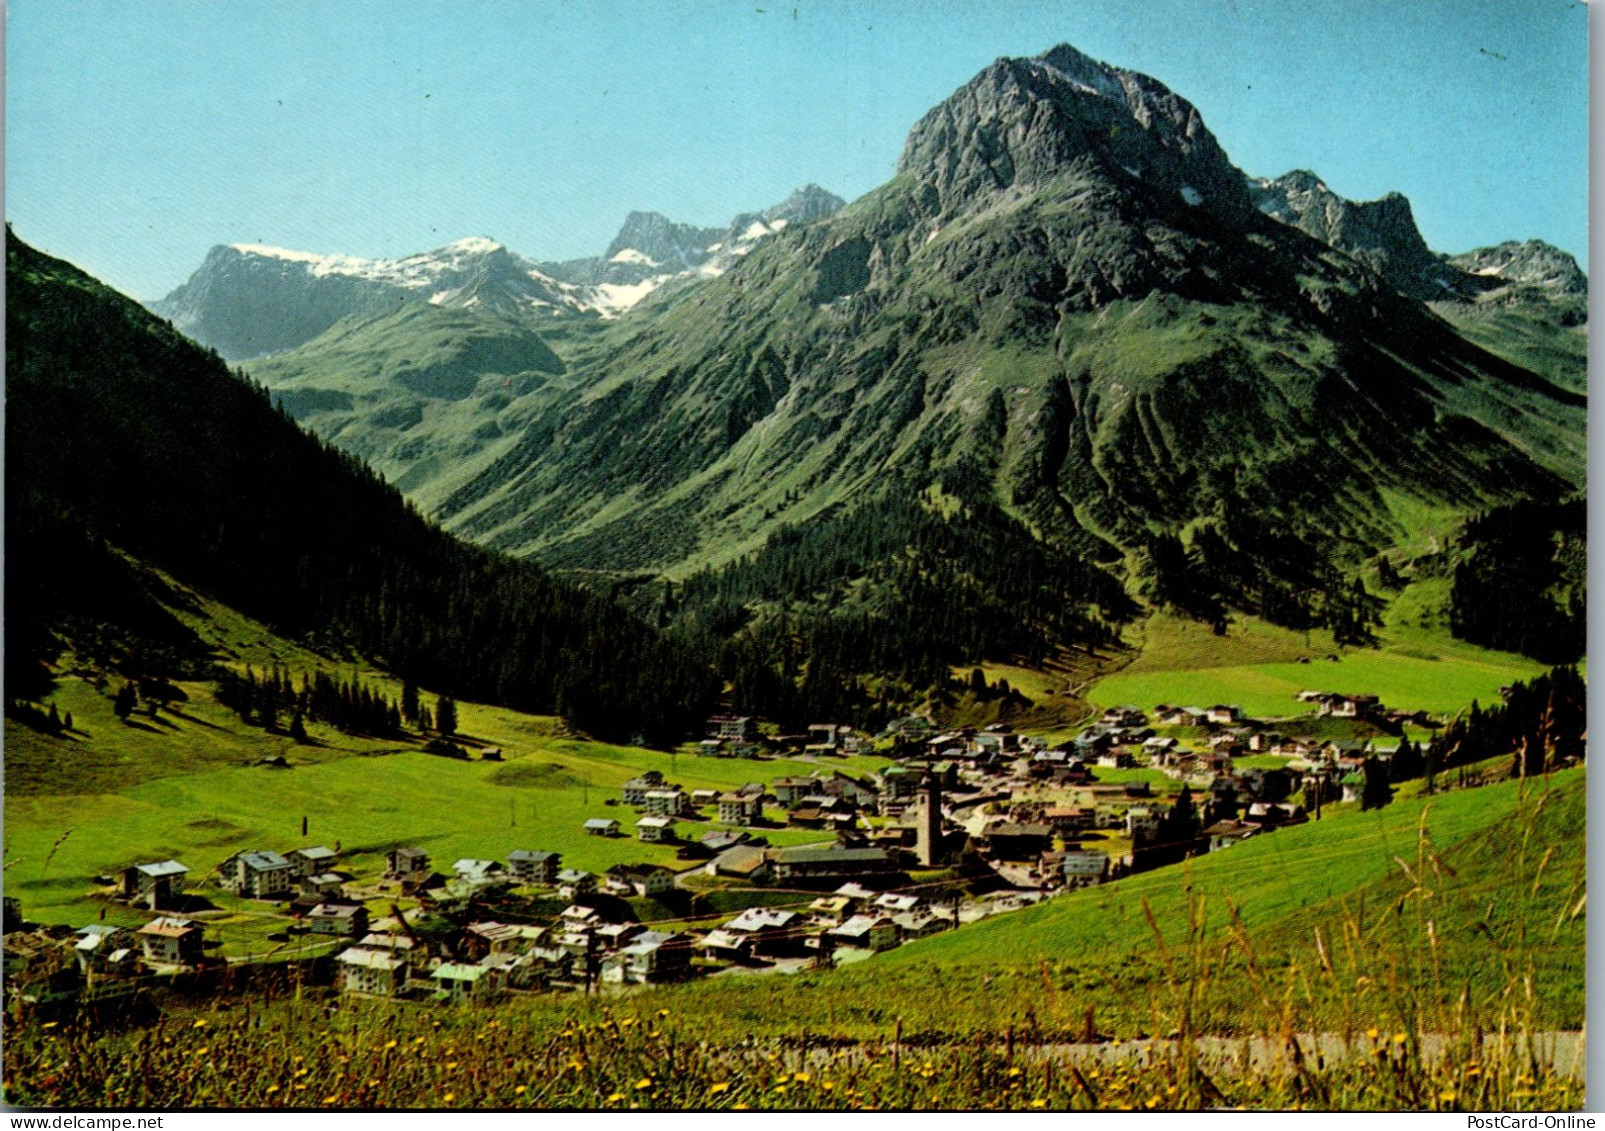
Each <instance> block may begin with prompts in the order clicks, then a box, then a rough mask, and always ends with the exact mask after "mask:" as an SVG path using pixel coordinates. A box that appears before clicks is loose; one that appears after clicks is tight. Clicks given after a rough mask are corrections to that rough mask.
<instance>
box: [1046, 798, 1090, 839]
mask: <svg viewBox="0 0 1605 1131" xmlns="http://www.w3.org/2000/svg"><path fill="white" fill-rule="evenodd" d="M1042 821H1043V823H1044V824H1046V825H1047V826H1048V827H1049V828H1051V829H1052V830H1053V832H1054V834H1055V835H1056V836H1064V837H1068V836H1074V835H1075V834H1076V833H1079V832H1082V831H1085V830H1090V829H1091V828H1093V826H1095V825H1096V824H1097V823H1098V811H1097V810H1096V809H1088V808H1086V807H1084V806H1079V805H1055V806H1051V807H1049V808H1047V809H1044V810H1043V811H1042Z"/></svg>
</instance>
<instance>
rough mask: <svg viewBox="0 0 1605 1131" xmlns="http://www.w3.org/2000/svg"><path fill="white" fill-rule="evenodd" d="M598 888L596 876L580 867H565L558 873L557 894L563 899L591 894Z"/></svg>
mask: <svg viewBox="0 0 1605 1131" xmlns="http://www.w3.org/2000/svg"><path fill="white" fill-rule="evenodd" d="M595 890H596V877H595V876H593V875H591V873H589V872H582V871H580V870H579V869H578V868H565V869H563V870H562V871H561V872H559V873H558V874H557V894H558V895H559V896H560V897H561V898H563V899H573V898H574V897H575V896H577V895H589V894H590V893H592V892H594V891H595Z"/></svg>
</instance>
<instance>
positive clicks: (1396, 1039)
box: [1393, 1033, 1410, 1045]
mask: <svg viewBox="0 0 1605 1131" xmlns="http://www.w3.org/2000/svg"><path fill="white" fill-rule="evenodd" d="M1409 1039H1410V1038H1409V1036H1408V1035H1407V1034H1405V1033H1395V1034H1393V1043H1394V1044H1396V1045H1402V1044H1404V1042H1405V1041H1408V1040H1409Z"/></svg>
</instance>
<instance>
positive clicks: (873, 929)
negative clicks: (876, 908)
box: [826, 915, 898, 951]
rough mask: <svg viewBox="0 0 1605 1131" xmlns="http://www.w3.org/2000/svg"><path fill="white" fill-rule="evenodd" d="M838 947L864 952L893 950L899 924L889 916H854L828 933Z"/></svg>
mask: <svg viewBox="0 0 1605 1131" xmlns="http://www.w3.org/2000/svg"><path fill="white" fill-rule="evenodd" d="M826 934H828V935H829V936H830V937H831V939H832V940H833V941H834V942H835V943H836V944H837V945H838V946H847V947H856V948H859V949H862V950H871V951H882V950H891V949H892V948H893V947H895V946H896V945H897V942H898V935H897V924H896V923H894V922H892V920H891V917H890V916H888V915H854V916H853V917H852V918H851V919H849V920H847V921H846V922H845V923H843V924H842V925H841V926H839V927H832V928H831V929H830V930H829V931H827V932H826Z"/></svg>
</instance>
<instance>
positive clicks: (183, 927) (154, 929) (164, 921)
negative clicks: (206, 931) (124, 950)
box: [135, 915, 201, 939]
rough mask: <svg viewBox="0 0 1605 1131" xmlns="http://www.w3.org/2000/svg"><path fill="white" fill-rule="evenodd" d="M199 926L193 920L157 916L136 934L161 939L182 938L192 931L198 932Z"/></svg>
mask: <svg viewBox="0 0 1605 1131" xmlns="http://www.w3.org/2000/svg"><path fill="white" fill-rule="evenodd" d="M200 929H201V925H200V924H199V923H197V922H195V921H194V920H193V919H179V918H175V917H173V916H170V915H159V916H157V917H156V918H155V919H152V920H151V921H150V922H149V923H146V924H145V925H144V926H143V927H141V928H140V929H139V930H138V931H137V932H135V933H136V934H141V935H155V936H158V937H161V938H168V939H176V938H182V937H183V936H185V935H187V934H189V933H190V932H192V931H199V930H200Z"/></svg>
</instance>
